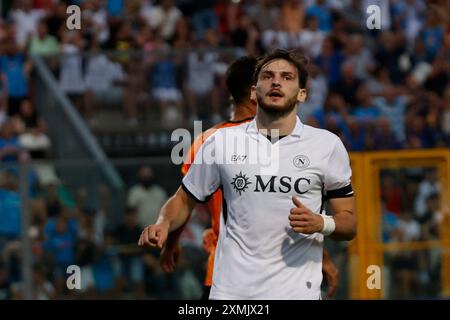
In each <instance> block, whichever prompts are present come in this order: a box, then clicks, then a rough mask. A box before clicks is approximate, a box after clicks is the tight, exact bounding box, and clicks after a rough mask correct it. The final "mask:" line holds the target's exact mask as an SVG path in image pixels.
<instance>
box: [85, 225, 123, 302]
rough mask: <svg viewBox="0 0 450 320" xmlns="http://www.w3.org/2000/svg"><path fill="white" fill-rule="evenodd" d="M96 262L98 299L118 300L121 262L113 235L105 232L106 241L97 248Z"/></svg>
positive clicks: (93, 269) (95, 276)
mask: <svg viewBox="0 0 450 320" xmlns="http://www.w3.org/2000/svg"><path fill="white" fill-rule="evenodd" d="M96 250H97V252H96V260H95V263H94V265H93V267H92V271H93V275H94V281H95V289H96V292H97V297H98V298H106V299H118V298H120V296H118V292H117V291H118V290H117V289H119V287H118V285H119V283H118V281H119V277H120V274H119V272H120V270H119V268H120V265H119V264H120V261H119V256H118V250H117V246H116V244H115V243H114V236H113V233H112V232H110V231H108V232H105V241H104V243H102V244H101V245H99V246H98V247H97V248H96Z"/></svg>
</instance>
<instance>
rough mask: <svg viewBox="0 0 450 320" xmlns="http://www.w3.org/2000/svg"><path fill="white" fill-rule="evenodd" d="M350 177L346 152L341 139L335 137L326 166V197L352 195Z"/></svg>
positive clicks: (350, 171)
mask: <svg viewBox="0 0 450 320" xmlns="http://www.w3.org/2000/svg"><path fill="white" fill-rule="evenodd" d="M351 177H352V170H351V168H350V159H349V156H348V152H347V150H346V149H345V147H344V144H343V143H342V141H341V140H340V139H337V140H336V143H335V145H334V148H333V150H332V151H331V154H330V157H329V158H328V163H327V167H326V173H325V182H324V184H325V193H326V197H327V198H328V199H330V198H344V197H351V196H353V189H352V185H351Z"/></svg>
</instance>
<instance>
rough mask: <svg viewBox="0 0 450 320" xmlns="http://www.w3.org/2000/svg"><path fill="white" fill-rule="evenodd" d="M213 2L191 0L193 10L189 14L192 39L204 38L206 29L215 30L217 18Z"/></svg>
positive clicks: (217, 23) (208, 0)
mask: <svg viewBox="0 0 450 320" xmlns="http://www.w3.org/2000/svg"><path fill="white" fill-rule="evenodd" d="M194 3H195V4H194ZM215 3H216V1H215V0H203V1H192V5H193V7H194V12H193V13H192V16H191V24H192V26H193V28H194V31H195V39H193V40H204V39H205V36H206V31H207V30H213V31H217V29H218V27H219V18H218V17H217V15H216V13H215V11H214V7H215Z"/></svg>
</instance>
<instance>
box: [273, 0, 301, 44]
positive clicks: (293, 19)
mask: <svg viewBox="0 0 450 320" xmlns="http://www.w3.org/2000/svg"><path fill="white" fill-rule="evenodd" d="M304 16H305V7H304V5H303V3H302V1H299V0H287V1H283V2H282V4H281V9H280V17H279V20H280V21H281V23H282V26H283V30H286V32H287V33H288V34H289V35H293V36H297V35H298V34H299V33H300V31H301V30H302V28H303V20H304Z"/></svg>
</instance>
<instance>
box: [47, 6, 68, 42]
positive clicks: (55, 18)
mask: <svg viewBox="0 0 450 320" xmlns="http://www.w3.org/2000/svg"><path fill="white" fill-rule="evenodd" d="M66 7H67V6H66V4H65V3H64V2H63V1H58V2H56V3H55V4H54V5H53V6H52V7H51V9H50V10H49V12H48V15H47V18H46V21H47V26H48V33H49V34H50V35H52V36H53V37H55V38H57V39H58V42H60V41H61V40H62V39H63V35H64V32H65V31H66V30H67V29H66V20H67V13H66V9H67V8H66Z"/></svg>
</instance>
